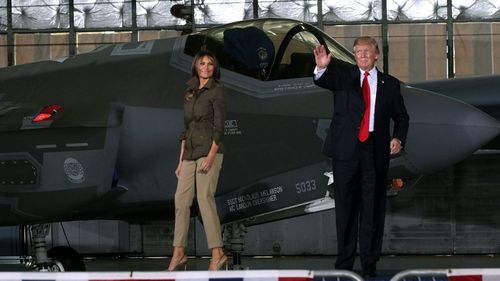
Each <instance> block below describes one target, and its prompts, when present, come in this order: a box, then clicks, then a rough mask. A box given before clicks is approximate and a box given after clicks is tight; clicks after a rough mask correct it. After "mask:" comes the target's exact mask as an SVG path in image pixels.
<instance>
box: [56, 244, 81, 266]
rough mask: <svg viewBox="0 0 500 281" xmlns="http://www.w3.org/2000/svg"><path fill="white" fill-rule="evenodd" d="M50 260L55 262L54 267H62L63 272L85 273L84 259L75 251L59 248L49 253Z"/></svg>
mask: <svg viewBox="0 0 500 281" xmlns="http://www.w3.org/2000/svg"><path fill="white" fill-rule="evenodd" d="M47 255H48V256H49V258H51V259H52V260H53V261H54V265H53V266H62V267H63V270H62V271H85V263H84V262H83V258H82V257H81V256H80V255H79V254H78V253H77V252H76V251H75V250H73V249H71V248H69V247H64V246H58V247H54V248H52V249H50V250H49V251H48V252H47Z"/></svg>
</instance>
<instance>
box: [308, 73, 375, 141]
mask: <svg viewBox="0 0 500 281" xmlns="http://www.w3.org/2000/svg"><path fill="white" fill-rule="evenodd" d="M325 71H326V68H323V69H318V66H316V67H315V68H314V80H318V79H319V78H320V77H321V76H323V73H325ZM359 72H360V79H359V86H360V87H361V86H362V85H363V79H364V78H365V71H364V70H361V69H359ZM368 73H370V75H368V84H369V85H370V125H369V127H368V130H369V131H370V132H373V127H374V121H373V120H374V119H375V118H374V116H375V101H376V100H377V79H378V71H377V69H376V68H375V67H374V68H372V69H371V70H370V71H368Z"/></svg>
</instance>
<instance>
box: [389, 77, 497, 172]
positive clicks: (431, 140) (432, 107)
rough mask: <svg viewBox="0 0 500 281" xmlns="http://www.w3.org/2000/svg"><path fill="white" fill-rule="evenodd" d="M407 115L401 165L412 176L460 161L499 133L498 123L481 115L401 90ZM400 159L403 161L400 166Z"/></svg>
mask: <svg viewBox="0 0 500 281" xmlns="http://www.w3.org/2000/svg"><path fill="white" fill-rule="evenodd" d="M403 96H404V99H405V105H406V107H407V110H408V114H409V115H410V128H409V131H408V137H407V141H406V148H405V152H406V154H403V155H402V156H401V157H397V158H395V159H393V161H391V166H394V165H396V166H397V165H398V163H399V164H401V163H405V164H403V165H405V166H406V167H405V168H406V170H407V171H411V172H412V173H414V174H422V173H430V172H434V171H437V170H439V169H442V168H445V167H447V166H450V165H452V164H455V163H457V162H458V161H461V160H463V159H464V158H466V157H467V156H469V155H470V154H472V153H473V152H474V151H476V150H477V149H479V148H481V147H482V146H483V145H484V144H486V143H487V142H488V141H490V140H491V139H493V138H494V137H496V136H497V135H498V134H499V133H500V122H499V121H498V120H496V119H495V118H493V117H491V116H490V115H488V114H486V113H484V112H483V111H481V110H479V109H477V108H475V107H473V106H472V105H469V104H467V103H464V102H462V101H459V100H456V99H452V98H449V97H446V96H443V95H440V94H436V93H433V92H429V91H425V90H421V89H417V88H412V87H405V88H403ZM398 158H403V159H404V160H403V161H402V162H400V161H401V160H402V159H398Z"/></svg>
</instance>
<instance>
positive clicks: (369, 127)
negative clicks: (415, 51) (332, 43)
mask: <svg viewBox="0 0 500 281" xmlns="http://www.w3.org/2000/svg"><path fill="white" fill-rule="evenodd" d="M354 54H355V59H356V64H357V65H356V66H355V65H348V64H345V63H341V62H340V61H338V60H335V59H332V54H331V53H327V51H326V49H325V47H324V46H323V45H318V46H316V47H315V49H314V57H315V60H316V69H315V70H314V82H315V83H316V84H317V85H318V86H320V87H323V88H326V89H329V90H331V91H332V92H333V93H334V113H333V118H332V123H331V124H330V130H329V132H328V135H327V138H326V141H325V147H324V151H325V153H326V154H327V155H328V156H329V157H331V158H332V168H333V175H334V180H335V202H336V206H335V212H336V225H337V239H338V242H337V252H338V256H337V260H336V262H335V268H337V269H346V270H352V268H353V264H354V258H355V255H356V248H357V242H358V235H359V255H360V259H361V267H362V269H363V276H365V277H374V276H376V263H377V261H378V260H379V258H380V254H381V250H382V239H383V232H384V220H385V202H386V187H387V170H388V168H389V158H390V155H393V154H398V153H399V152H400V150H401V149H402V147H403V146H404V144H405V140H406V134H407V131H408V121H409V116H408V114H407V112H406V108H405V105H404V101H403V97H402V95H401V89H400V82H399V80H398V79H396V78H394V77H392V76H390V75H388V74H384V73H382V72H380V71H378V69H377V68H376V67H375V62H376V61H377V59H378V57H379V49H378V44H377V42H376V41H375V39H373V38H371V37H360V38H358V39H356V41H355V42H354ZM391 119H392V120H393V121H394V129H393V132H392V134H391V132H390V123H391V122H390V120H391Z"/></svg>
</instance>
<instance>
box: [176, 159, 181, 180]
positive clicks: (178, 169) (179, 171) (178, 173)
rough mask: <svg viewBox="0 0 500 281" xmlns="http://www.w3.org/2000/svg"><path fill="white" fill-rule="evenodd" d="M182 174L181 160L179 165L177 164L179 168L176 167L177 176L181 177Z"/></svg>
mask: <svg viewBox="0 0 500 281" xmlns="http://www.w3.org/2000/svg"><path fill="white" fill-rule="evenodd" d="M180 174H181V162H179V165H177V168H176V169H175V176H176V177H177V178H179V175H180Z"/></svg>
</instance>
